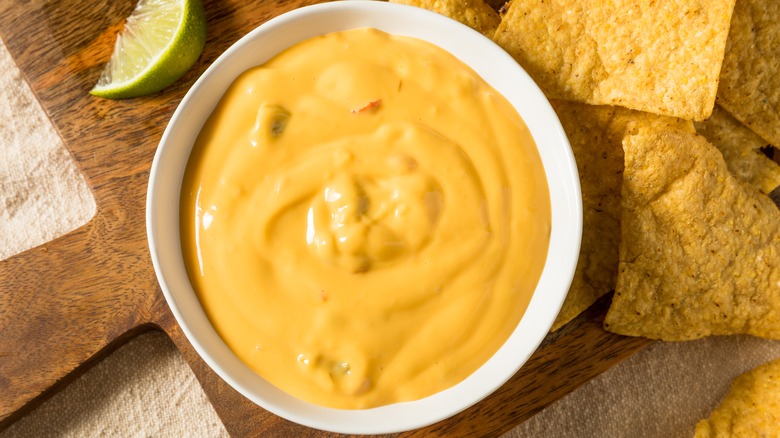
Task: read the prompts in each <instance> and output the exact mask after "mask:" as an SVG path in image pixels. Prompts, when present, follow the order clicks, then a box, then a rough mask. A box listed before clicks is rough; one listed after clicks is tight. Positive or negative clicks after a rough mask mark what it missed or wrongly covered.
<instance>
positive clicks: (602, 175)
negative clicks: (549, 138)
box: [552, 101, 693, 330]
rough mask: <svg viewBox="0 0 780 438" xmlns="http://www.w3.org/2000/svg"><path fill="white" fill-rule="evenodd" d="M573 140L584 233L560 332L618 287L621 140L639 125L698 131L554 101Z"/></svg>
mask: <svg viewBox="0 0 780 438" xmlns="http://www.w3.org/2000/svg"><path fill="white" fill-rule="evenodd" d="M552 105H553V108H554V109H555V111H556V113H557V114H558V118H559V119H560V121H561V124H562V125H563V128H564V130H565V131H566V134H567V136H568V138H569V143H570V144H571V148H572V152H573V153H574V157H575V159H576V162H577V170H578V171H579V176H580V186H581V189H582V207H583V233H582V244H581V246H580V257H579V259H578V262H577V268H576V270H575V273H574V278H573V280H572V284H571V287H570V288H569V293H568V295H567V296H566V300H565V301H564V303H563V306H562V307H561V311H560V312H559V313H558V318H557V319H556V321H555V323H554V324H553V327H552V329H553V330H557V329H558V328H560V327H561V326H563V325H564V324H566V323H567V322H569V321H571V320H572V319H574V318H575V317H576V316H577V315H579V314H580V313H581V312H582V311H584V310H585V309H587V308H588V307H590V305H591V304H593V303H594V302H595V301H596V300H597V299H598V298H599V297H601V296H602V295H604V294H606V293H607V292H609V291H611V290H613V289H614V288H615V281H616V278H617V268H618V248H619V244H620V184H621V182H622V180H623V147H622V140H623V138H624V136H625V135H626V134H627V133H631V132H635V131H636V130H637V129H639V128H640V127H652V126H654V127H656V128H657V129H662V128H668V129H682V130H685V131H688V132H691V131H692V130H693V125H692V124H691V123H690V122H687V121H682V120H680V119H674V118H671V117H662V116H657V115H654V114H649V113H643V112H639V111H632V110H628V109H625V108H619V107H612V106H592V105H585V104H581V103H576V102H569V101H552Z"/></svg>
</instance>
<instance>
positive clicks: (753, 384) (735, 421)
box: [694, 360, 780, 438]
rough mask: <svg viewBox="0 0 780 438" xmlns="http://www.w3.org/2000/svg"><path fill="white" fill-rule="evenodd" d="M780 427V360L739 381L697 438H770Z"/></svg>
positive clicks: (699, 428)
mask: <svg viewBox="0 0 780 438" xmlns="http://www.w3.org/2000/svg"><path fill="white" fill-rule="evenodd" d="M779 424H780V360H774V361H772V362H769V363H766V364H764V365H761V366H760V367H758V368H756V369H754V370H752V371H749V372H747V373H745V374H743V375H741V376H739V377H737V378H736V379H734V382H733V383H732V385H731V389H730V390H729V393H728V394H726V397H725V398H724V399H723V401H722V402H721V403H720V406H718V408H717V409H715V411H714V412H713V413H712V415H710V418H709V419H707V420H702V421H700V422H699V424H697V425H696V433H695V434H694V438H710V437H771V436H777V435H778V425H779Z"/></svg>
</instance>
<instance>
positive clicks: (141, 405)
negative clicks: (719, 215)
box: [0, 42, 780, 438]
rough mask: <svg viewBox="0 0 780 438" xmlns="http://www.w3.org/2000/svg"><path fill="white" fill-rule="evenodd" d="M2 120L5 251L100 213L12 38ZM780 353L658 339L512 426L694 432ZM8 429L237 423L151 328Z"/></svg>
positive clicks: (170, 430)
mask: <svg viewBox="0 0 780 438" xmlns="http://www.w3.org/2000/svg"><path fill="white" fill-rule="evenodd" d="M0 120H2V122H0V259H2V258H6V257H10V256H11V255H13V254H16V253H19V252H22V251H24V250H27V249H29V248H32V247H35V246H37V245H40V244H42V243H45V242H46V241H48V240H51V239H53V238H55V237H57V236H59V235H61V234H64V233H67V232H68V231H70V230H73V229H75V228H78V227H79V226H81V225H82V224H84V223H86V222H87V221H88V220H89V219H90V217H91V216H92V215H93V214H94V211H95V202H94V200H93V198H92V196H91V193H90V191H89V188H88V187H87V186H86V183H85V181H84V178H83V177H82V176H81V174H80V173H79V172H78V169H77V168H76V166H75V164H74V162H73V161H72V159H71V157H70V156H69V154H68V153H67V151H66V149H65V147H64V145H63V144H62V142H61V140H60V139H59V138H58V136H57V134H56V132H55V130H54V129H53V127H52V125H51V123H50V122H49V120H48V119H47V118H46V116H45V114H44V112H43V110H42V108H41V107H40V105H39V104H38V102H37V100H36V99H35V98H34V96H33V94H32V92H31V91H30V89H29V87H28V86H27V84H26V83H25V82H24V80H23V79H22V78H21V75H20V74H19V71H18V69H17V68H16V66H15V65H14V64H13V61H12V59H11V58H10V56H9V54H8V52H7V50H6V48H5V46H4V45H2V42H0ZM0 287H1V285H0ZM0 335H1V334H0ZM776 357H780V343H778V342H772V341H766V340H761V339H757V338H749V337H723V338H709V339H703V340H699V341H694V342H687V343H656V344H653V345H652V346H650V347H649V348H647V349H645V350H644V351H642V352H640V353H638V354H636V355H635V356H633V357H632V358H630V359H629V360H627V361H625V362H623V363H621V364H620V365H618V366H616V367H614V368H612V369H611V370H609V371H608V372H606V373H604V374H602V375H601V376H599V377H597V378H595V379H593V380H591V381H590V382H588V383H587V384H585V385H584V386H583V387H581V388H580V389H578V390H576V391H574V392H573V393H571V394H570V395H569V396H567V397H564V398H563V399H561V400H559V401H558V402H556V403H554V404H553V405H551V406H550V407H548V408H547V409H545V410H544V411H542V412H541V413H539V414H537V415H536V416H534V417H533V418H531V419H530V420H529V421H526V422H525V423H523V424H521V425H520V426H518V427H517V428H515V429H514V430H512V431H511V432H509V433H507V434H506V435H505V437H508V438H512V437H632V438H633V437H664V438H666V437H690V436H692V434H693V430H694V427H695V424H696V422H697V421H698V420H699V419H701V418H702V417H704V416H707V415H708V414H709V412H710V410H711V409H712V408H713V407H714V406H715V405H716V404H717V403H718V401H719V400H720V398H721V397H722V396H723V395H724V394H725V392H726V391H727V389H728V386H729V384H730V380H731V379H732V378H733V377H735V376H736V375H738V374H740V373H742V372H744V371H746V370H748V369H750V368H752V367H754V366H756V365H758V364H760V363H763V362H766V361H768V360H770V359H774V358H776ZM30 372H35V370H31V371H30ZM554 384H555V382H550V385H551V386H552V385H554ZM0 435H2V436H4V437H11V436H12V437H48V436H67V437H91V436H123V437H124V436H134V437H135V436H198V437H201V436H202V437H218V436H226V435H227V432H226V431H225V429H224V427H223V426H222V424H221V423H220V421H219V419H218V418H217V416H216V413H215V412H214V409H213V408H212V407H211V405H210V404H209V403H208V400H207V399H206V396H205V394H204V393H203V390H202V389H201V388H200V386H199V385H198V383H197V381H196V380H195V377H194V375H193V374H192V372H191V371H190V369H189V367H188V366H187V364H186V363H185V362H184V360H183V359H182V358H181V356H180V355H179V353H178V351H177V350H176V349H175V348H174V346H173V344H172V343H171V342H170V341H169V340H168V339H167V338H166V337H165V336H164V335H162V334H159V333H152V334H146V335H142V336H140V337H138V338H136V339H134V340H132V341H130V342H129V343H128V344H127V345H126V346H124V347H122V348H120V349H119V350H117V351H116V352H114V353H113V354H111V355H110V356H109V357H108V358H106V359H105V360H103V361H102V362H100V363H99V364H97V365H96V366H95V367H94V368H92V369H90V370H89V371H87V372H86V373H85V374H84V375H83V376H81V377H80V378H78V379H77V380H76V381H75V382H74V383H72V384H71V385H69V386H68V387H66V388H65V389H64V390H63V391H62V392H60V393H58V394H55V395H54V396H53V397H52V398H50V399H49V400H47V401H46V402H45V403H43V404H42V405H41V406H39V407H38V408H36V409H35V410H34V411H32V412H31V413H30V414H28V415H27V416H25V417H23V418H21V419H20V420H19V421H17V422H16V423H14V424H12V425H11V426H10V427H9V428H8V429H7V430H5V431H4V432H3V433H2V434H0Z"/></svg>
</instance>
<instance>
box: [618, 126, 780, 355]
mask: <svg viewBox="0 0 780 438" xmlns="http://www.w3.org/2000/svg"><path fill="white" fill-rule="evenodd" d="M623 149H624V154H625V171H624V174H623V186H622V190H621V194H622V215H621V225H622V226H621V228H622V239H621V245H620V265H619V268H618V279H617V286H616V289H615V295H614V296H613V299H612V304H611V306H610V309H609V311H608V313H607V316H606V319H605V323H604V327H605V328H606V329H607V330H609V331H612V332H615V333H618V334H623V335H629V336H643V337H647V338H653V339H662V340H667V341H678V340H687V339H697V338H701V337H704V336H709V335H728V334H750V335H754V336H760V337H764V338H770V339H780V209H778V208H777V207H776V206H775V205H774V204H773V203H772V201H771V200H770V199H769V197H767V196H765V195H763V194H762V193H761V192H759V191H758V190H756V189H755V188H754V187H752V186H750V185H748V184H745V183H743V182H741V181H739V180H737V179H736V178H734V177H732V176H731V175H730V174H729V172H728V169H727V167H726V163H725V162H724V161H723V157H722V155H721V154H720V152H718V150H717V149H716V148H715V147H714V146H712V145H711V144H710V143H709V142H707V140H706V139H705V138H704V137H701V136H698V135H696V134H691V133H687V132H680V131H661V132H658V131H653V130H644V131H640V132H639V133H638V134H636V135H633V136H629V137H627V138H626V140H625V141H624V142H623Z"/></svg>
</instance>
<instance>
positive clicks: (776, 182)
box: [696, 105, 780, 194]
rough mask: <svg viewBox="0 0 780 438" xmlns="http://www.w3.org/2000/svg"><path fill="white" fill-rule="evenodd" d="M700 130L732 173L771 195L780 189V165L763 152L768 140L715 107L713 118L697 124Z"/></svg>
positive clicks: (697, 129)
mask: <svg viewBox="0 0 780 438" xmlns="http://www.w3.org/2000/svg"><path fill="white" fill-rule="evenodd" d="M696 131H697V132H698V133H699V134H701V135H703V136H704V137H705V138H706V139H707V140H709V141H710V142H711V143H712V144H713V145H715V147H717V148H718V149H719V150H720V152H721V153H722V154H723V158H724V159H725V160H726V165H727V166H728V168H729V172H731V174H732V175H734V176H735V177H737V178H739V179H741V180H742V181H745V182H746V183H748V184H751V185H753V186H755V187H756V188H758V189H759V190H761V192H763V193H766V194H769V193H771V192H772V190H774V189H776V188H777V187H778V186H780V165H778V164H777V163H776V162H774V161H772V160H771V159H769V158H768V157H767V156H766V155H764V153H763V152H762V151H761V148H763V147H765V146H766V145H767V144H766V141H765V140H764V139H762V138H761V137H759V136H758V135H756V134H755V133H753V131H751V130H750V129H748V128H746V127H745V126H744V125H742V124H741V123H739V122H738V121H737V120H736V119H734V117H731V115H729V113H727V112H726V111H725V110H723V109H722V108H720V107H718V106H717V105H715V110H714V111H713V112H712V117H710V118H709V120H707V121H705V122H700V123H696Z"/></svg>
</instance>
